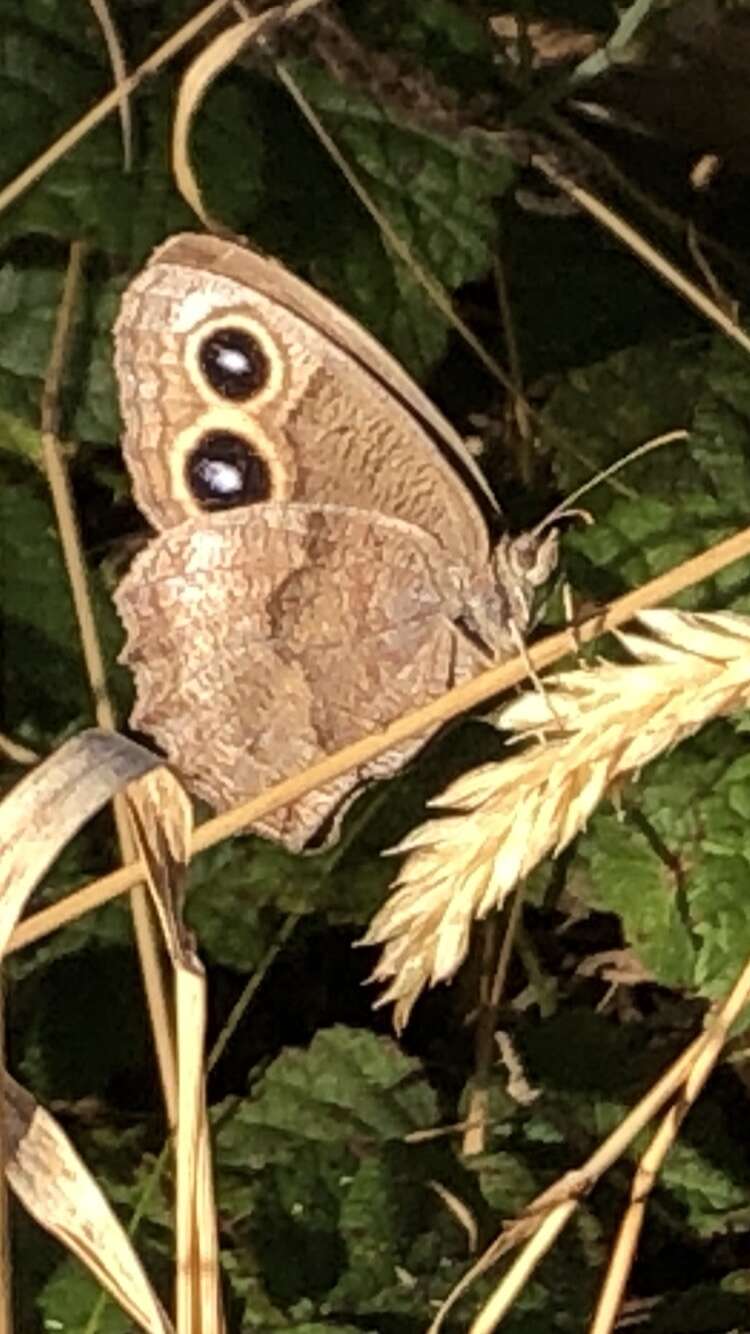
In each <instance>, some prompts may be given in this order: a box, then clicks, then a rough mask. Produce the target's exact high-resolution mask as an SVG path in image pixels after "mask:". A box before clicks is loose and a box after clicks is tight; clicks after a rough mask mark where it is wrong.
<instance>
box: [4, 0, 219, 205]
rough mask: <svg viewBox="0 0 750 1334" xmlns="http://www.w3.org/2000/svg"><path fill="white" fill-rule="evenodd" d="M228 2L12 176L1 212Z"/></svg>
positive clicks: (194, 22) (208, 10)
mask: <svg viewBox="0 0 750 1334" xmlns="http://www.w3.org/2000/svg"><path fill="white" fill-rule="evenodd" d="M230 3H231V0H212V3H211V4H208V5H206V6H205V8H204V9H201V10H200V11H199V12H198V13H197V14H195V15H194V16H193V18H191V19H188V21H187V23H184V24H183V25H182V27H181V28H179V29H178V30H177V32H174V33H172V35H171V36H170V37H168V38H167V40H166V41H165V42H162V44H161V46H159V47H157V49H156V50H155V51H154V52H153V54H152V55H150V56H149V57H148V58H147V59H146V60H144V62H143V64H142V65H139V66H138V68H137V69H136V70H134V71H133V73H132V74H129V75H128V76H127V78H126V79H124V80H123V82H122V83H120V84H118V85H117V87H116V88H113V89H112V90H111V91H110V92H109V93H107V95H106V97H103V98H102V99H101V101H99V102H97V103H96V105H95V106H93V107H92V108H91V110H90V111H87V112H86V114H85V115H83V116H81V118H80V120H77V121H76V122H75V124H74V125H71V127H70V129H68V130H66V131H65V133H64V134H61V135H60V138H59V139H56V140H55V142H54V143H53V144H50V146H49V148H47V149H45V151H44V152H43V153H41V154H40V155H39V157H38V158H35V159H34V161H33V162H30V163H29V165H28V167H25V168H24V170H23V171H21V172H19V174H18V175H17V176H14V178H13V180H12V181H9V182H8V184H7V185H6V186H4V187H3V188H2V189H0V213H3V212H4V211H5V209H7V208H10V205H11V204H13V203H15V201H16V200H17V199H19V198H20V196H21V195H22V194H25V193H26V191H27V190H28V189H30V187H31V186H32V185H34V184H35V182H37V181H39V180H41V178H42V177H43V176H44V175H46V173H47V172H48V171H49V170H50V168H51V167H54V165H55V163H56V162H59V161H60V159H61V158H63V157H65V155H66V154H67V153H69V152H70V151H71V150H72V149H73V148H75V146H76V144H78V143H80V142H81V140H82V139H84V138H85V137H86V135H87V134H90V133H91V131H92V130H93V129H95V128H96V126H97V125H99V124H101V122H102V121H103V120H106V119H107V116H109V115H111V113H112V112H113V111H116V110H117V109H118V107H120V106H122V101H123V98H125V97H128V96H129V95H130V94H131V93H132V92H133V91H134V90H135V89H136V88H137V87H138V85H139V84H140V83H141V82H142V81H143V80H144V79H145V78H147V77H148V76H149V75H150V74H156V73H157V71H158V70H160V69H161V68H162V67H163V66H164V65H166V64H168V63H169V61H170V60H172V58H173V57H174V56H176V55H177V54H178V53H179V52H180V51H182V49H183V48H184V47H185V46H187V45H188V44H189V43H190V42H192V41H193V40H194V39H195V38H196V37H197V36H198V34H199V33H200V32H201V31H202V29H203V28H205V27H207V26H208V24H209V23H213V22H214V20H215V19H217V18H218V17H219V15H220V14H221V13H222V12H223V11H224V10H226V9H228V8H229V5H230Z"/></svg>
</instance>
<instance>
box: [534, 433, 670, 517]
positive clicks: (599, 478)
mask: <svg viewBox="0 0 750 1334" xmlns="http://www.w3.org/2000/svg"><path fill="white" fill-rule="evenodd" d="M688 435H689V432H688V431H685V430H679V431H667V433H666V434H665V435H656V436H654V437H653V439H651V440H646V441H645V442H644V443H643V444H642V445H637V446H636V448H635V449H631V451H630V453H629V454H626V455H625V457H624V458H621V459H617V461H616V462H615V463H613V464H611V465H610V467H609V468H605V469H604V471H603V472H598V473H597V474H596V476H595V477H591V478H589V480H588V481H587V482H584V483H583V486H579V487H578V490H577V491H573V492H572V493H571V494H570V495H569V496H568V498H567V499H566V500H564V501H563V502H562V503H561V504H560V505H557V506H556V507H555V509H553V510H552V511H551V512H550V513H549V514H548V515H547V516H546V518H544V519H542V520H541V522H540V523H538V524H537V526H536V528H534V529H533V530H532V531H533V536H534V537H538V536H539V535H540V534H541V533H543V532H544V531H545V529H547V528H551V527H552V525H553V524H555V523H557V522H558V521H559V520H560V519H570V518H581V519H583V520H584V522H585V523H592V522H593V520H592V518H591V515H590V514H589V513H588V510H582V509H574V508H573V507H574V505H575V503H576V501H577V500H580V499H581V497H582V496H585V495H586V492H587V491H592V490H593V488H594V487H595V486H598V485H599V483H600V482H606V481H607V480H608V479H609V478H610V477H614V475H615V473H618V472H620V470H621V469H622V468H625V467H626V466H627V465H628V464H629V463H632V462H633V461H634V460H635V459H640V458H642V457H643V455H644V454H650V453H651V451H652V449H660V448H661V446H662V445H669V444H672V442H673V441H674V440H687V438H688Z"/></svg>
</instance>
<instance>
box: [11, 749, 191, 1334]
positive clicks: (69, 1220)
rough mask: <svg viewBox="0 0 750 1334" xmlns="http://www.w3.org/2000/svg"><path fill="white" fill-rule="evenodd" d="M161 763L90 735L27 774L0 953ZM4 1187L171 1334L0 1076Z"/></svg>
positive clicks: (15, 807)
mask: <svg viewBox="0 0 750 1334" xmlns="http://www.w3.org/2000/svg"><path fill="white" fill-rule="evenodd" d="M160 764H161V761H160V760H159V759H158V757H157V756H155V755H152V754H151V753H150V752H149V751H147V750H145V749H144V747H142V746H138V745H136V743H135V742H133V741H128V740H127V739H126V738H125V737H120V736H116V735H112V734H110V733H106V732H99V731H95V730H93V729H92V730H91V731H88V732H83V733H81V735H80V736H78V737H75V738H74V739H73V740H71V741H68V742H66V743H65V745H64V746H62V747H61V748H60V750H59V751H57V752H56V753H55V754H54V755H52V756H50V757H49V759H47V760H45V761H44V762H43V763H42V764H40V765H38V767H37V768H35V769H34V770H32V772H31V773H30V774H28V775H27V776H26V777H25V778H24V779H23V780H22V781H21V782H20V783H19V784H18V785H17V786H16V787H15V788H14V789H13V791H12V792H11V793H10V794H9V795H8V796H7V797H6V798H5V800H4V801H3V803H2V806H0V954H2V953H5V949H6V946H7V943H8V939H9V937H10V934H11V932H12V930H13V928H14V926H15V924H16V922H17V920H18V917H19V916H20V914H21V911H22V909H23V907H24V905H25V903H26V900H27V899H28V897H29V895H30V894H31V892H32V890H33V889H34V887H35V886H36V885H37V883H38V882H39V880H40V879H41V877H42V876H43V875H44V873H45V872H46V871H47V869H48V868H49V866H50V865H51V863H52V862H53V861H54V859H55V857H56V856H57V855H58V853H59V852H60V851H61V849H62V848H63V847H64V846H65V844H66V843H67V842H68V840H69V839H70V838H72V837H73V835H74V834H75V833H76V832H77V831H78V829H80V827H81V826H82V825H83V824H84V822H85V821H86V820H87V819H89V817H90V816H91V815H93V814H95V813H96V811H98V810H99V809H100V808H101V807H102V806H103V805H104V804H105V802H107V801H109V800H110V799H111V798H112V797H113V796H114V795H115V794H116V793H117V792H119V791H120V790H121V789H122V788H123V787H125V786H127V784H128V783H130V782H131V781H132V780H133V779H135V778H140V777H142V776H143V775H144V774H146V773H148V771H149V770H150V769H153V768H155V767H157V766H160ZM5 1081H6V1082H5V1123H4V1124H5V1135H6V1141H7V1150H8V1159H7V1164H6V1171H7V1176H8V1180H9V1181H10V1184H11V1186H12V1187H13V1188H14V1190H16V1191H17V1193H18V1195H19V1196H20V1198H21V1199H22V1200H23V1202H24V1204H25V1205H26V1206H27V1208H28V1209H29V1210H30V1212H32V1213H33V1214H34V1216H35V1217H36V1218H37V1219H38V1220H39V1222H40V1223H42V1225H43V1226H44V1227H46V1228H47V1229H48V1230H49V1231H50V1232H52V1233H53V1234H54V1235H55V1236H56V1237H57V1238H58V1239H59V1240H60V1241H61V1242H62V1243H63V1245H65V1246H67V1247H68V1248H69V1249H70V1250H72V1251H73V1252H74V1253H75V1254H76V1255H77V1256H78V1257H79V1259H81V1260H82V1261H83V1262H84V1263H85V1264H87V1265H88V1266H89V1268H90V1269H91V1270H92V1272H93V1273H94V1274H95V1276H96V1277H97V1278H98V1279H99V1281H100V1282H101V1283H102V1284H103V1285H104V1286H105V1287H106V1288H107V1290H108V1291H109V1292H110V1293H111V1294H112V1296H114V1297H115V1298H116V1299H117V1300H118V1301H119V1302H120V1303H121V1304H122V1305H123V1307H124V1308H125V1310H127V1311H128V1313H129V1314H130V1315H131V1316H132V1318H133V1319H134V1320H136V1321H137V1322H138V1324H139V1325H140V1326H141V1327H142V1328H144V1329H147V1330H150V1331H151V1330H153V1331H165V1330H167V1329H169V1328H170V1325H169V1322H168V1321H167V1318H166V1316H165V1315H164V1313H163V1311H162V1309H161V1307H160V1305H159V1303H158V1302H157V1300H156V1298H155V1297H154V1295H153V1293H152V1292H151V1289H150V1287H149V1284H148V1280H147V1279H146V1276H145V1274H144V1273H143V1271H142V1269H141V1267H140V1264H139V1261H138V1258H137V1256H136V1255H135V1252H134V1251H133V1249H132V1247H131V1245H130V1242H129V1241H128V1238H127V1236H126V1235H125V1233H124V1232H123V1229H122V1227H121V1226H120V1224H119V1222H118V1221H117V1219H116V1218H115V1216H114V1214H113V1213H112V1212H111V1210H110V1209H109V1206H108V1205H107V1203H106V1201H105V1199H104V1196H103V1195H102V1194H101V1191H100V1190H99V1188H98V1186H97V1185H96V1183H95V1182H94V1180H93V1178H92V1177H90V1175H89V1173H88V1172H87V1170H86V1168H85V1167H84V1165H83V1163H82V1162H81V1161H80V1159H79V1158H78V1156H77V1154H76V1153H75V1152H74V1150H73V1149H72V1148H71V1146H70V1145H69V1144H68V1141H67V1139H66V1138H65V1136H64V1134H63V1132H62V1131H61V1130H60V1129H59V1127H58V1126H57V1125H56V1124H55V1122H54V1121H53V1119H52V1118H51V1117H49V1116H48V1115H47V1114H46V1113H45V1112H43V1111H42V1109H41V1108H38V1107H37V1106H36V1104H35V1103H34V1100H33V1098H31V1096H30V1095H29V1094H28V1093H25V1092H24V1090H23V1089H20V1088H18V1086H17V1085H15V1084H14V1083H13V1082H12V1081H11V1080H10V1079H9V1077H8V1076H5Z"/></svg>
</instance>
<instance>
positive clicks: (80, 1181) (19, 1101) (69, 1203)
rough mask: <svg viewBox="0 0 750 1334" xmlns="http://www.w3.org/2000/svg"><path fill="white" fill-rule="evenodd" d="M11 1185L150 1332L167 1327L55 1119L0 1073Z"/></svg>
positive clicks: (120, 1231)
mask: <svg viewBox="0 0 750 1334" xmlns="http://www.w3.org/2000/svg"><path fill="white" fill-rule="evenodd" d="M4 1087H5V1098H4V1113H5V1124H6V1136H7V1140H8V1148H9V1155H10V1156H9V1159H8V1164H7V1169H6V1170H7V1176H8V1181H9V1183H10V1186H11V1187H12V1189H13V1191H14V1192H15V1194H16V1195H17V1196H18V1198H19V1199H20V1200H21V1202H22V1203H23V1205H24V1206H25V1208H26V1209H27V1210H28V1212H29V1213H30V1214H32V1215H33V1217H34V1218H36V1219H37V1221H38V1222H39V1223H41V1225H42V1226H43V1227H44V1228H46V1229H47V1231H48V1232H52V1233H53V1234H54V1236H56V1237H57V1238H58V1240H59V1241H61V1242H62V1243H63V1245H65V1246H67V1248H68V1250H70V1251H72V1252H73V1254H74V1255H77V1256H78V1258H79V1260H81V1261H82V1262H83V1264H85V1265H86V1267H87V1268H88V1269H89V1270H90V1271H91V1272H92V1274H93V1275H94V1276H95V1277H96V1278H97V1279H98V1280H99V1282H100V1283H101V1284H102V1285H103V1286H104V1287H105V1288H106V1289H107V1290H108V1292H110V1293H111V1295H112V1296H113V1297H114V1298H115V1299H116V1300H117V1301H118V1302H119V1303H120V1305H121V1306H122V1308H123V1310H125V1311H127V1313H128V1315H129V1316H130V1317H131V1319H133V1320H134V1321H136V1322H137V1324H138V1325H139V1327H140V1328H141V1329H145V1330H148V1331H149V1334H168V1331H171V1329H172V1325H171V1323H170V1321H169V1319H168V1317H167V1315H166V1313H165V1311H164V1310H163V1308H162V1306H161V1304H160V1303H159V1301H158V1300H157V1298H156V1296H155V1295H154V1293H153V1290H152V1288H151V1285H150V1283H149V1281H148V1279H147V1277H146V1274H145V1273H144V1271H143V1269H142V1267H141V1264H140V1261H139V1259H138V1257H137V1255H136V1254H135V1251H134V1250H133V1247H132V1246H131V1244H130V1241H129V1240H128V1237H127V1234H126V1233H125V1231H124V1230H123V1228H122V1225H121V1224H120V1222H119V1221H118V1219H117V1218H116V1217H115V1215H114V1213H113V1212H112V1210H111V1209H110V1207H109V1205H108V1203H107V1201H106V1199H105V1198H104V1195H103V1194H102V1192H101V1191H100V1189H99V1187H98V1186H97V1184H96V1182H95V1180H94V1178H93V1177H92V1176H91V1174H90V1172H89V1171H88V1170H87V1168H86V1167H85V1165H84V1163H83V1162H82V1161H81V1159H80V1158H79V1156H78V1154H77V1153H76V1151H75V1149H74V1148H73V1147H72V1145H71V1144H70V1142H69V1141H68V1139H67V1137H66V1136H65V1135H64V1134H63V1132H62V1130H61V1129H60V1127H59V1126H58V1125H57V1123H56V1121H55V1120H54V1119H53V1117H51V1116H50V1115H49V1114H48V1113H47V1112H45V1111H44V1109H43V1108H42V1107H39V1106H38V1104H37V1103H36V1102H35V1101H34V1099H33V1098H32V1096H31V1094H30V1093H28V1092H27V1091H26V1090H25V1089H23V1088H21V1087H20V1085H19V1084H16V1082H15V1080H13V1079H11V1077H10V1075H8V1074H5V1076H4Z"/></svg>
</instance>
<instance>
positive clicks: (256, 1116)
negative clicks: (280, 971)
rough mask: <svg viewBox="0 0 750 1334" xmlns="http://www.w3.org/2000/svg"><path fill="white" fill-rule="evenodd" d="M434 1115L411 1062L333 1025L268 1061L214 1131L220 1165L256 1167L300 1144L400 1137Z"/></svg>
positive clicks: (382, 1041) (382, 1043) (387, 1045)
mask: <svg viewBox="0 0 750 1334" xmlns="http://www.w3.org/2000/svg"><path fill="white" fill-rule="evenodd" d="M436 1115H437V1107H436V1103H435V1098H434V1095H433V1093H432V1090H431V1089H430V1088H429V1085H428V1084H427V1083H426V1081H425V1080H424V1078H423V1077H419V1062H417V1061H412V1060H408V1059H407V1057H405V1056H403V1055H402V1054H401V1052H400V1051H399V1049H398V1047H397V1046H396V1044H395V1043H394V1042H391V1041H389V1040H388V1039H386V1038H376V1037H374V1036H373V1035H372V1034H371V1033H367V1032H364V1031H362V1032H359V1031H356V1030H350V1029H346V1028H343V1027H338V1028H332V1029H328V1030H321V1031H320V1032H319V1033H317V1034H316V1036H315V1037H314V1038H313V1041H312V1043H311V1044H310V1047H309V1048H308V1050H307V1051H304V1052H302V1051H293V1050H288V1051H285V1052H283V1053H282V1055H281V1056H279V1057H278V1058H277V1059H276V1060H275V1061H274V1063H273V1065H271V1066H270V1067H269V1069H268V1070H267V1071H266V1074H265V1075H264V1076H263V1078H262V1079H261V1081H260V1083H259V1084H258V1086H257V1089H256V1090H255V1093H254V1096H253V1097H252V1099H250V1100H246V1101H244V1102H243V1103H242V1104H241V1106H240V1107H239V1108H238V1109H237V1110H236V1112H235V1113H234V1115H233V1117H232V1119H231V1121H230V1122H229V1123H228V1125H227V1126H225V1127H224V1128H223V1129H222V1130H221V1131H220V1134H219V1141H218V1143H219V1151H220V1153H221V1156H222V1159H223V1160H224V1161H227V1162H229V1161H231V1160H232V1158H233V1157H235V1155H238V1154H239V1155H240V1156H241V1158H242V1160H243V1161H244V1162H248V1161H252V1162H255V1163H262V1162H268V1161H272V1160H274V1159H275V1158H277V1157H281V1158H282V1159H286V1158H288V1157H290V1156H294V1155H295V1154H296V1153H297V1152H298V1151H299V1147H300V1144H304V1143H322V1144H326V1143H328V1144H333V1145H342V1144H347V1145H348V1144H349V1143H350V1142H351V1139H352V1137H354V1138H356V1139H364V1140H366V1141H368V1140H372V1141H373V1142H384V1141H387V1140H390V1139H393V1138H394V1137H395V1138H396V1139H401V1138H403V1136H404V1135H405V1134H407V1133H408V1132H409V1131H411V1130H415V1129H417V1128H423V1127H424V1126H427V1125H432V1124H433V1123H434V1120H435V1117H436Z"/></svg>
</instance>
